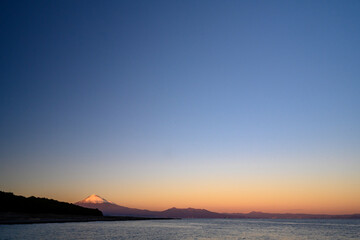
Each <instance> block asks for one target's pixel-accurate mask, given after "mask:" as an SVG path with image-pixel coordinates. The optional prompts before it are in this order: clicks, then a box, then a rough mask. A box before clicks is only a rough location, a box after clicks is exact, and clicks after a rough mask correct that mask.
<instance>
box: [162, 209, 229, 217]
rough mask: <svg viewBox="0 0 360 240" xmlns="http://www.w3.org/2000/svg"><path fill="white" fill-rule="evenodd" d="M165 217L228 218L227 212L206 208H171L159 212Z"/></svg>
mask: <svg viewBox="0 0 360 240" xmlns="http://www.w3.org/2000/svg"><path fill="white" fill-rule="evenodd" d="M159 214H160V215H161V216H163V217H172V218H227V217H228V216H227V215H226V214H221V213H216V212H210V211H208V210H206V209H195V208H175V207H174V208H170V209H167V210H165V211H163V212H160V213H159Z"/></svg>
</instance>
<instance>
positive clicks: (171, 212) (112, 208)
mask: <svg viewBox="0 0 360 240" xmlns="http://www.w3.org/2000/svg"><path fill="white" fill-rule="evenodd" d="M75 204H76V205H78V206H82V207H87V208H97V209H99V210H100V211H102V213H103V214H104V215H105V216H133V217H157V218H163V217H165V218H168V217H169V218H224V217H228V215H225V214H221V213H215V212H210V211H208V210H205V209H194V208H184V209H181V208H170V209H167V210H165V211H149V210H145V209H137V208H128V207H124V206H120V205H117V204H115V203H113V202H111V201H108V200H106V199H104V198H102V197H100V196H98V195H95V194H93V195H90V196H89V197H87V198H85V199H83V200H81V201H79V202H76V203H75Z"/></svg>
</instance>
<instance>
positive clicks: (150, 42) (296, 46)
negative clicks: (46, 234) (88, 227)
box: [0, 0, 360, 213]
mask: <svg viewBox="0 0 360 240" xmlns="http://www.w3.org/2000/svg"><path fill="white" fill-rule="evenodd" d="M359 13H360V2H359V1H350V0H349V1H313V0H311V1H220V0H219V1H198V0H195V1H1V2H0V31H1V32H0V34H1V37H0V42H1V47H0V49H1V54H0V66H1V71H0V79H1V87H0V116H1V117H0V190H3V191H11V192H14V193H15V194H19V195H25V196H30V195H35V196H42V197H49V198H55V199H58V200H62V201H69V202H75V201H78V200H81V199H83V198H85V197H87V196H88V195H90V194H93V193H95V194H98V195H100V196H102V197H104V198H106V199H108V200H110V201H113V202H115V203H118V204H120V205H124V206H128V207H136V208H147V209H151V210H164V209H166V208H170V207H173V206H176V207H195V208H206V209H209V210H213V211H220V212H249V211H252V210H256V211H267V212H308V213H354V212H360V14H359Z"/></svg>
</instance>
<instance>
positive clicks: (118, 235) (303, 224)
mask: <svg viewBox="0 0 360 240" xmlns="http://www.w3.org/2000/svg"><path fill="white" fill-rule="evenodd" d="M0 239H23V240H26V239H31V240H34V239H62V240H63V239H267V240H270V239H280V240H285V239H286V240H293V239H311V240H315V239H317V240H322V239H357V240H359V239H360V220H258V219H251V220H244V219H233V220H228V219H195V220H194V219H191V220H188V219H184V220H165V221H159V220H154V221H127V222H90V223H48V224H30V225H0Z"/></svg>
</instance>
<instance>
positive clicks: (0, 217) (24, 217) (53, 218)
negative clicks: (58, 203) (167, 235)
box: [0, 213, 175, 225]
mask: <svg viewBox="0 0 360 240" xmlns="http://www.w3.org/2000/svg"><path fill="white" fill-rule="evenodd" d="M171 219H175V218H148V217H131V216H79V215H56V214H18V213H1V214H0V225H13V224H38V223H67V222H97V221H140V220H171Z"/></svg>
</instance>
